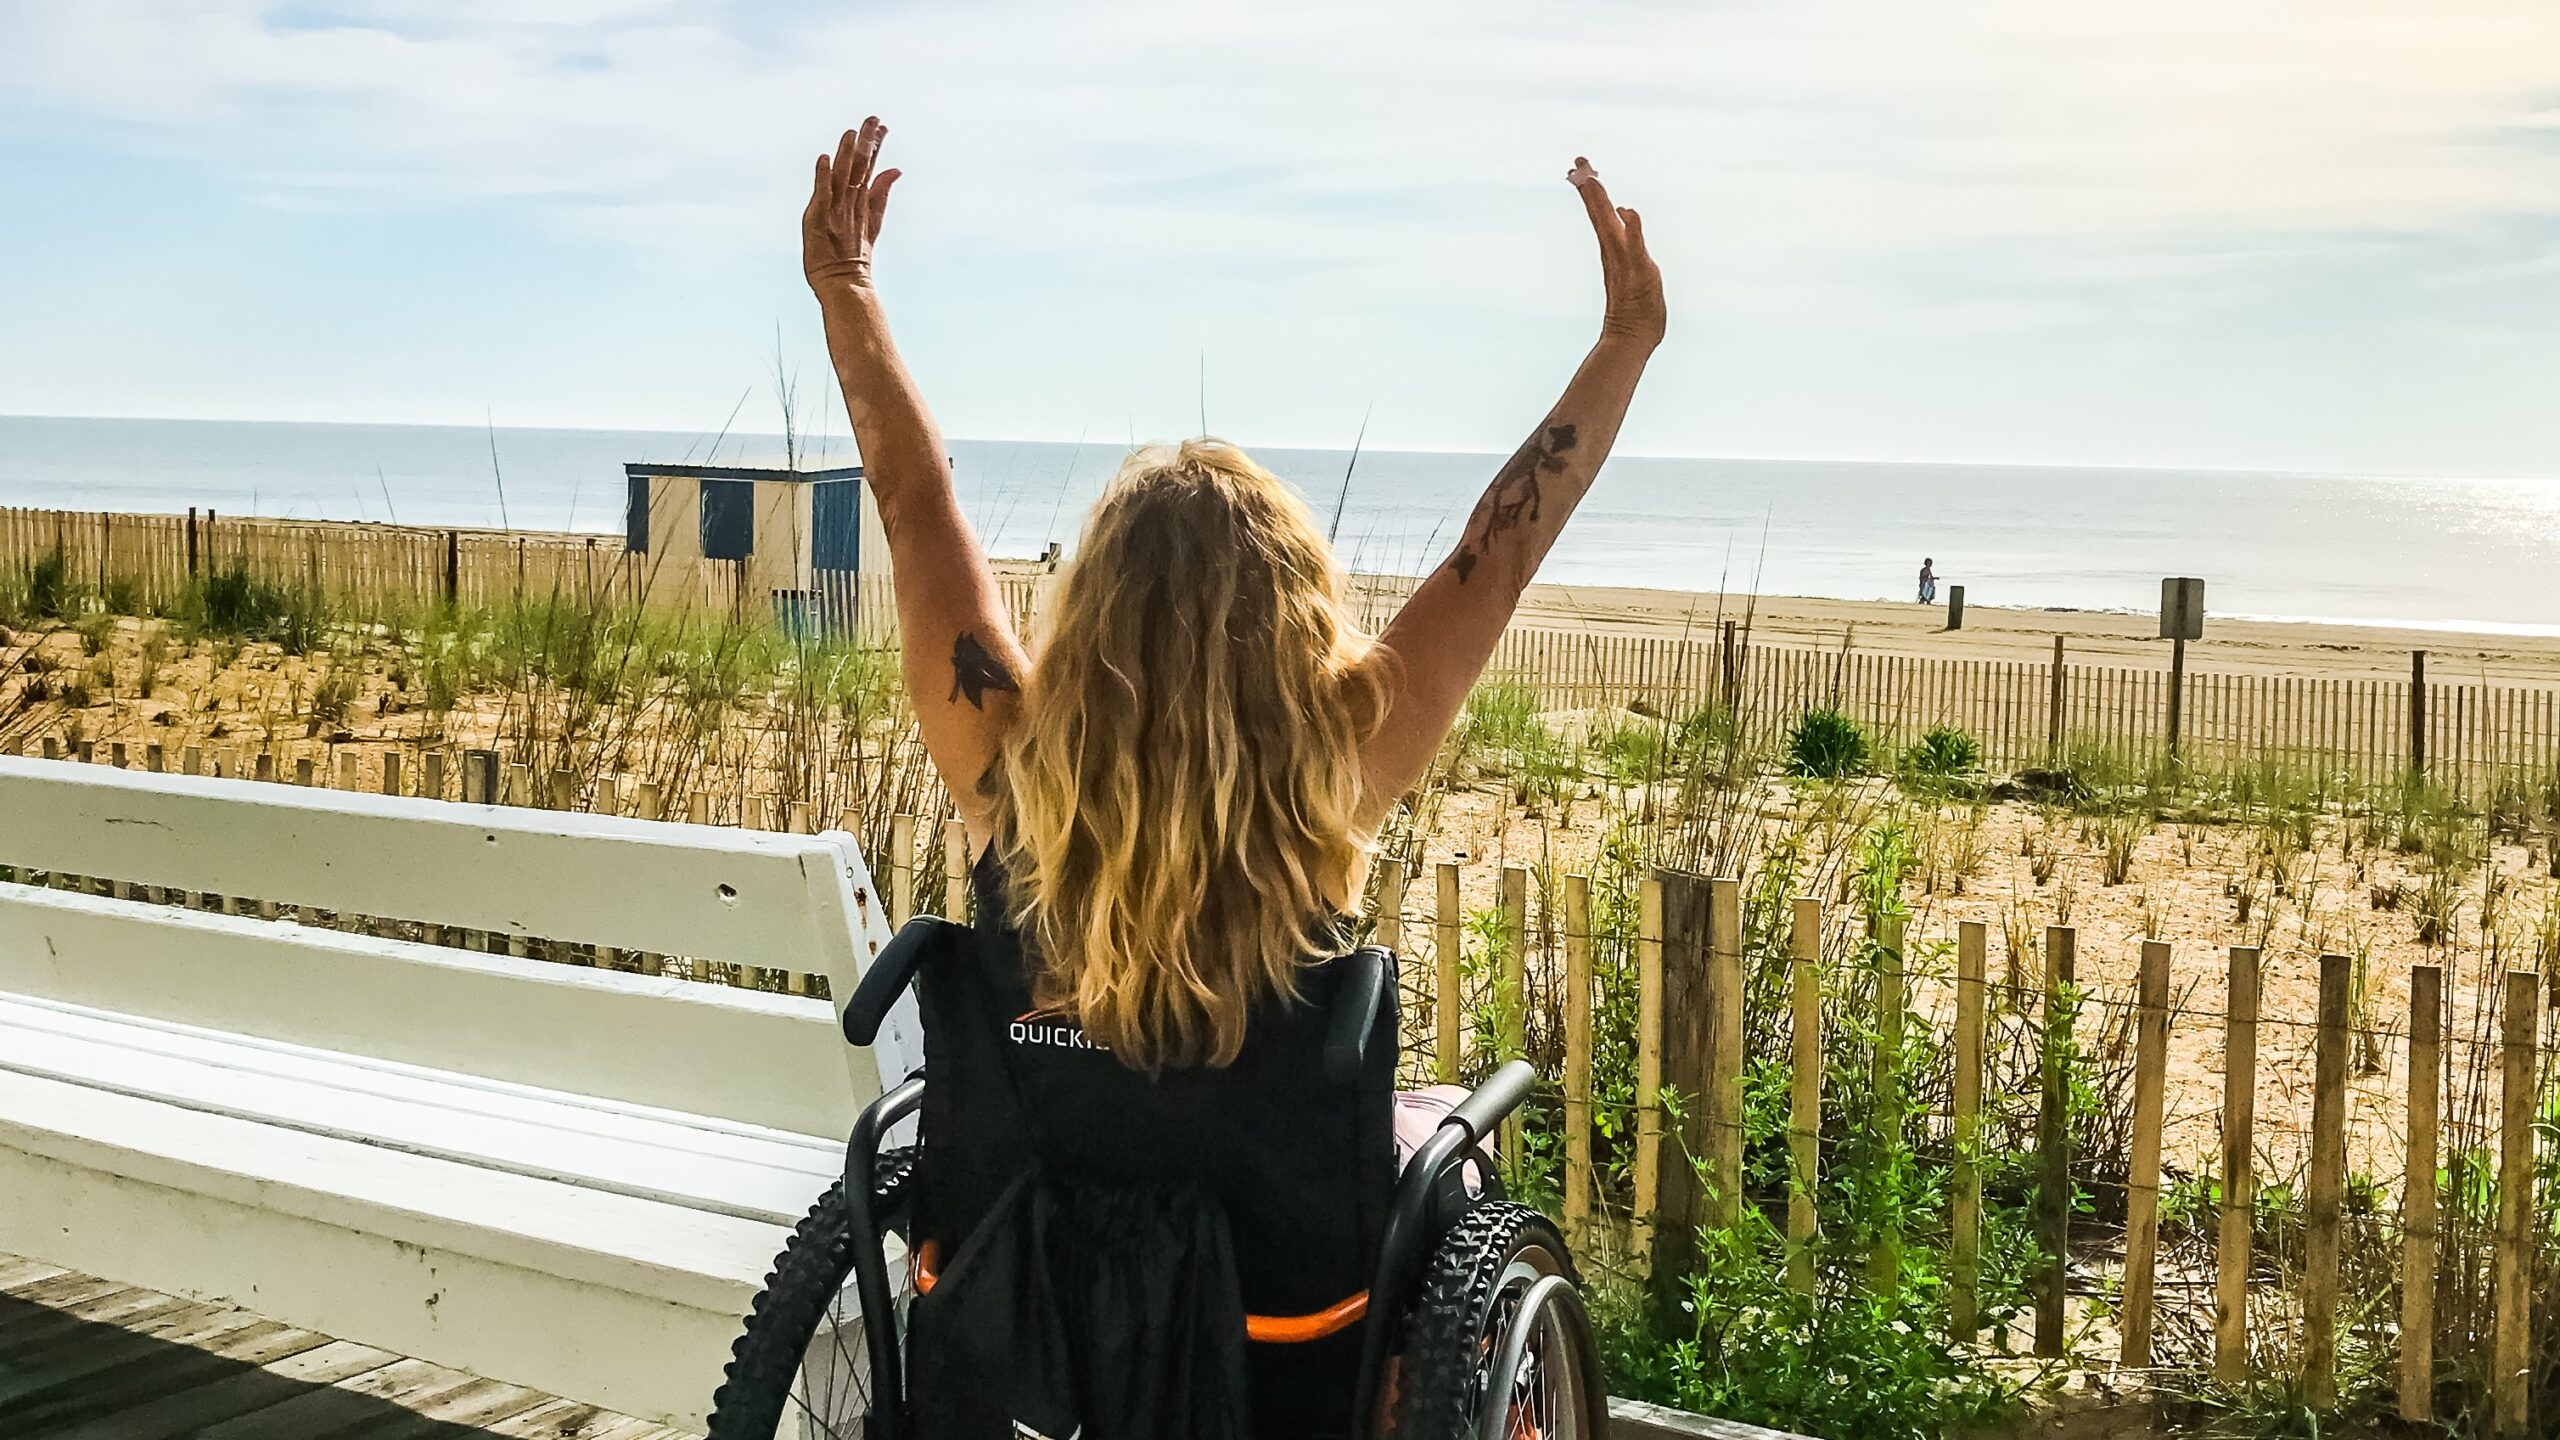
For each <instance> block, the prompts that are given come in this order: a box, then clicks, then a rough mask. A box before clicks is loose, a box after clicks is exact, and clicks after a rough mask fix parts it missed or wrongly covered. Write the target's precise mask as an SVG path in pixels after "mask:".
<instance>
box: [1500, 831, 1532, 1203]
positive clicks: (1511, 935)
mask: <svg viewBox="0 0 2560 1440" xmlns="http://www.w3.org/2000/svg"><path fill="white" fill-rule="evenodd" d="M1501 898H1502V931H1503V937H1502V938H1503V946H1502V964H1501V967H1500V969H1499V970H1498V971H1497V972H1496V973H1497V974H1498V976H1499V977H1500V978H1499V979H1498V980H1497V982H1496V985H1497V988H1496V990H1495V993H1494V1004H1493V1012H1494V1015H1495V1017H1496V1019H1497V1021H1498V1022H1499V1025H1500V1031H1499V1033H1500V1037H1501V1040H1500V1047H1501V1053H1500V1055H1498V1056H1497V1057H1496V1058H1497V1060H1500V1061H1505V1062H1507V1061H1512V1060H1520V1059H1525V1058H1527V1056H1528V1053H1529V872H1528V871H1527V870H1525V869H1523V868H1522V867H1520V866H1518V865H1505V866H1503V867H1502V897H1501ZM1520 1127H1521V1118H1520V1112H1519V1111H1517V1110H1515V1111H1513V1112H1511V1115H1510V1117H1509V1118H1508V1119H1506V1120H1504V1121H1503V1124H1502V1152H1503V1153H1504V1154H1505V1155H1507V1156H1510V1157H1511V1160H1512V1163H1513V1164H1515V1165H1516V1164H1518V1163H1519V1161H1520V1159H1521V1155H1520V1133H1521V1129H1520Z"/></svg>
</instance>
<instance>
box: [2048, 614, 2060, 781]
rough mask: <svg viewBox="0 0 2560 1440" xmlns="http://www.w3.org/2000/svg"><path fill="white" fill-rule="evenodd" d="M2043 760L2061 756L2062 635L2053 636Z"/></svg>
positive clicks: (2052, 760) (2053, 759)
mask: <svg viewBox="0 0 2560 1440" xmlns="http://www.w3.org/2000/svg"><path fill="white" fill-rule="evenodd" d="M2044 749H2045V762H2046V763H2047V764H2051V763H2053V762H2054V761H2056V760H2059V759H2061V758H2062V637H2061V636H2059V635H2056V636H2054V637H2053V698H2052V702H2051V704H2050V705H2049V706H2048V707H2047V709H2046V711H2045V722H2044Z"/></svg>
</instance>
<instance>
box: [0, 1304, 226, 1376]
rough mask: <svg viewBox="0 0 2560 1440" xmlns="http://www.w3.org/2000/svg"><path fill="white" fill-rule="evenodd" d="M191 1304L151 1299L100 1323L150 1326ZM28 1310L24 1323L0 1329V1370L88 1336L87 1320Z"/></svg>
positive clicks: (38, 1307) (125, 1327)
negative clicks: (84, 1322)
mask: <svg viewBox="0 0 2560 1440" xmlns="http://www.w3.org/2000/svg"><path fill="white" fill-rule="evenodd" d="M135 1293H137V1294H141V1295H146V1296H151V1292H150V1291H147V1290H145V1291H137V1292H135ZM5 1304H6V1302H0V1305H5ZM188 1304H189V1302H188V1301H185V1300H180V1299H178V1298H177V1297H175V1296H172V1295H156V1296H151V1298H150V1300H149V1302H148V1303H146V1304H143V1305H140V1306H138V1307H136V1308H132V1309H125V1308H122V1307H119V1310H118V1313H117V1314H116V1315H114V1316H113V1317H111V1318H109V1319H107V1320H105V1321H102V1322H101V1323H105V1324H111V1325H113V1326H114V1327H115V1328H117V1329H119V1330H131V1329H134V1328H136V1327H138V1326H142V1325H147V1324H150V1323H151V1322H152V1321H154V1320H158V1319H159V1318H161V1317H162V1316H164V1315H168V1314H170V1313H171V1312H173V1311H177V1310H183V1309H185V1308H187V1306H188ZM27 1309H28V1312H29V1313H28V1314H27V1315H26V1316H24V1317H22V1323H16V1324H10V1325H7V1326H5V1327H0V1369H5V1368H12V1367H17V1366H23V1365H24V1364H25V1363H26V1358H27V1356H29V1355H31V1354H33V1353H35V1352H37V1351H40V1350H48V1349H51V1348H53V1347H55V1346H58V1345H62V1344H64V1343H66V1342H71V1343H77V1342H78V1341H79V1340H80V1338H81V1337H82V1336H84V1335H86V1334H87V1333H88V1332H86V1331H83V1330H82V1329H80V1327H79V1324H78V1322H79V1321H80V1320H82V1319H85V1318H87V1317H85V1316H70V1315H66V1314H65V1312H62V1311H59V1310H50V1309H47V1308H45V1307H44V1306H41V1305H32V1306H29V1307H27Z"/></svg>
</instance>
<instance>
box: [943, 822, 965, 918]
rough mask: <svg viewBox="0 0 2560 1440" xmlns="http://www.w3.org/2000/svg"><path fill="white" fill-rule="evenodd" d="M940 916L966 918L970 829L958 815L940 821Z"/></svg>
mask: <svg viewBox="0 0 2560 1440" xmlns="http://www.w3.org/2000/svg"><path fill="white" fill-rule="evenodd" d="M942 918H943V919H945V920H951V921H956V922H958V923H960V924H963V925H965V924H967V923H968V922H969V830H968V827H967V826H965V825H962V824H961V823H960V817H959V816H957V815H954V816H952V817H951V818H950V819H948V820H945V821H944V822H942Z"/></svg>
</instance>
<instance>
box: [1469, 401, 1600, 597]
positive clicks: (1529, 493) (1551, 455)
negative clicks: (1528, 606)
mask: <svg viewBox="0 0 2560 1440" xmlns="http://www.w3.org/2000/svg"><path fill="white" fill-rule="evenodd" d="M1574 438H1575V437H1574V428H1573V426H1572V425H1570V424H1565V425H1548V426H1544V427H1542V428H1541V429H1540V430H1539V431H1538V433H1537V434H1535V435H1532V436H1530V437H1529V440H1528V443H1527V444H1524V445H1522V446H1521V447H1520V449H1519V451H1518V452H1517V453H1515V454H1514V455H1513V456H1512V457H1511V458H1510V459H1509V460H1506V461H1504V462H1503V465H1502V471H1501V473H1499V474H1497V475H1495V476H1494V477H1493V484H1492V486H1491V487H1490V488H1488V489H1487V490H1486V491H1485V492H1484V499H1483V500H1481V501H1479V502H1477V504H1476V513H1475V515H1474V516H1473V517H1472V518H1471V519H1470V520H1469V521H1468V523H1467V536H1466V538H1465V539H1464V540H1462V541H1460V542H1458V552H1457V553H1456V554H1454V555H1452V556H1450V557H1449V566H1450V568H1451V569H1453V570H1455V571H1457V572H1458V583H1459V584H1461V585H1463V584H1465V583H1467V581H1468V579H1469V578H1471V577H1472V576H1473V575H1474V574H1475V570H1476V562H1477V561H1479V560H1481V559H1483V558H1484V555H1485V552H1486V550H1487V549H1489V548H1490V547H1491V545H1492V543H1493V539H1494V537H1495V536H1497V535H1500V534H1502V533H1503V532H1504V531H1506V530H1511V529H1515V528H1517V527H1518V526H1520V525H1521V524H1522V523H1523V522H1525V521H1530V520H1535V519H1537V518H1538V508H1539V504H1540V502H1541V500H1543V499H1544V496H1543V494H1542V492H1541V486H1540V482H1539V479H1538V477H1539V476H1540V475H1542V474H1543V475H1553V474H1556V473H1558V472H1560V471H1562V470H1563V469H1564V467H1565V458H1564V457H1565V455H1566V453H1567V452H1568V451H1570V450H1572V449H1573V442H1574ZM1523 578H1526V577H1523Z"/></svg>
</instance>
